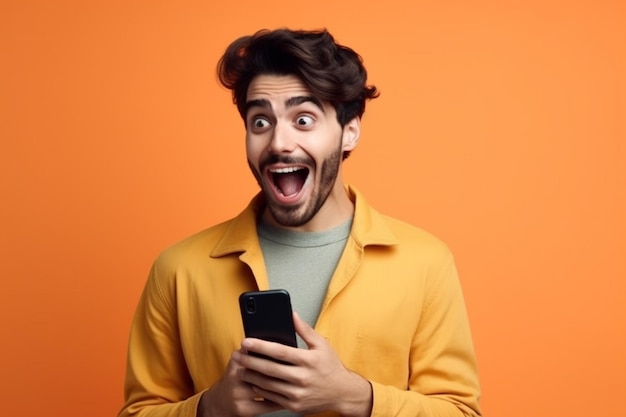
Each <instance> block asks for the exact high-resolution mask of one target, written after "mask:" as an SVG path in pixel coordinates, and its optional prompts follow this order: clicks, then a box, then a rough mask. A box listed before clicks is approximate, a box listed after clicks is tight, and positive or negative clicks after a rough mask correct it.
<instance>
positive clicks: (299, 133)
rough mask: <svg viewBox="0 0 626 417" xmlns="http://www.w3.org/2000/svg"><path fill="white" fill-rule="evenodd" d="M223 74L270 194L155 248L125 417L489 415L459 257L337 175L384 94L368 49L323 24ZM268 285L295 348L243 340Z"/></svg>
mask: <svg viewBox="0 0 626 417" xmlns="http://www.w3.org/2000/svg"><path fill="white" fill-rule="evenodd" d="M218 71H219V77H220V80H221V82H222V83H223V84H224V85H225V86H226V87H227V88H229V89H231V90H232V93H233V101H234V103H235V104H236V105H237V108H238V110H239V112H240V114H241V116H242V118H243V120H244V122H245V129H246V153H247V157H248V163H249V165H250V168H251V170H252V173H253V174H254V176H255V177H256V179H257V181H258V183H259V185H260V187H261V192H260V193H259V194H258V195H257V196H256V197H255V198H254V199H253V200H252V201H251V203H250V205H249V206H248V207H247V208H246V209H245V210H244V211H243V212H242V213H241V214H239V215H238V216H237V217H235V218H233V219H231V220H229V221H227V222H225V223H222V224H219V225H216V226H214V227H212V228H209V229H207V230H205V231H202V232H200V233H198V234H196V235H194V236H191V237H189V238H187V239H185V240H184V241H182V242H180V243H178V244H176V245H174V246H173V247H171V248H169V249H167V250H166V251H164V252H163V253H162V254H161V255H160V256H159V257H158V259H157V260H156V261H155V263H154V265H153V267H152V269H151V272H150V276H149V278H148V281H147V283H146V287H145V290H144V292H143V294H142V297H141V300H140V302H139V305H138V308H137V312H136V316H135V319H134V321H133V325H132V329H131V334H130V341H129V350H128V367H127V375H126V384H125V400H126V402H125V405H124V407H123V409H122V410H121V412H120V416H123V417H125V416H144V417H146V416H150V417H156V416H178V417H195V416H197V417H211V416H242V417H247V416H256V415H260V414H265V413H271V414H269V415H288V416H294V415H311V414H316V415H318V414H319V415H324V416H355V417H356V416H359V417H361V416H363V417H365V416H380V417H383V416H385V417H388V416H406V417H409V416H438V417H443V416H450V417H452V416H479V415H480V411H479V406H478V397H479V393H480V390H479V384H478V377H477V370H476V363H475V357H474V352H473V347H472V341H471V335H470V331H469V326H468V321H467V315H466V311H465V306H464V301H463V296H462V293H461V289H460V285H459V282H458V278H457V273H456V269H455V265H454V261H453V258H452V256H451V254H450V252H449V251H448V249H447V248H446V246H445V245H444V244H443V243H441V242H440V241H439V240H437V239H436V238H434V237H433V236H431V235H429V234H427V233H426V232H424V231H422V230H420V229H417V228H415V227H413V226H410V225H407V224H405V223H402V222H400V221H398V220H395V219H392V218H389V217H386V216H383V215H382V214H380V213H378V212H377V211H376V210H374V209H373V208H372V207H371V206H369V205H368V203H367V202H366V201H365V199H364V197H363V196H362V195H361V194H360V193H359V192H358V191H357V190H356V189H355V188H354V187H351V186H346V185H344V183H343V180H342V161H343V160H344V159H345V158H346V157H347V156H348V155H349V154H350V152H351V151H352V150H354V149H355V147H356V146H357V143H358V140H359V134H360V129H361V124H360V120H361V116H362V115H363V113H364V111H365V102H366V100H368V99H372V98H375V97H376V96H377V95H378V92H377V90H376V88H375V87H373V86H367V85H366V84H365V83H366V77H367V74H366V70H365V68H364V67H363V65H362V62H361V58H360V56H359V55H357V54H356V53H355V52H354V51H353V50H351V49H349V48H347V47H345V46H342V45H339V44H337V43H336V42H335V41H334V39H333V37H332V36H331V35H330V34H329V33H328V32H327V31H311V32H307V31H290V30H275V31H261V32H258V33H256V34H255V35H253V36H245V37H242V38H240V39H238V40H236V41H234V42H233V43H232V44H231V45H230V46H229V47H228V48H227V50H226V52H225V54H224V56H223V57H222V59H221V60H220V63H219V68H218ZM269 288H284V289H287V290H288V291H289V292H290V294H291V298H292V303H293V306H294V310H295V311H296V312H297V313H295V314H294V316H293V320H294V324H295V328H296V332H297V334H298V335H299V337H300V344H301V346H299V348H293V347H287V346H284V345H280V344H276V343H271V342H267V341H262V340H259V339H244V336H243V329H242V324H241V318H240V313H239V306H238V302H237V299H238V297H239V295H240V294H241V293H242V292H244V291H249V290H259V289H260V290H263V289H269ZM248 352H256V353H260V354H263V355H266V356H269V357H271V358H274V359H277V360H278V361H272V360H268V359H264V358H261V357H258V356H252V355H249V354H248ZM285 363H288V364H285ZM280 410H283V411H280Z"/></svg>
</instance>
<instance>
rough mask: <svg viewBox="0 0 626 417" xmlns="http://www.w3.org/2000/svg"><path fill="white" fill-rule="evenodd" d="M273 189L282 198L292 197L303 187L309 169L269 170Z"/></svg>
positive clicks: (287, 168)
mask: <svg viewBox="0 0 626 417" xmlns="http://www.w3.org/2000/svg"><path fill="white" fill-rule="evenodd" d="M270 176H271V179H272V182H273V184H274V188H275V189H276V191H278V193H279V194H280V195H282V196H283V197H294V196H296V195H297V194H298V193H299V192H300V191H301V190H302V187H304V184H305V182H306V179H307V177H308V176H309V169H308V168H305V167H286V168H276V169H272V170H270Z"/></svg>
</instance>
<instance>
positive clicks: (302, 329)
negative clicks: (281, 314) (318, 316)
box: [293, 311, 325, 349]
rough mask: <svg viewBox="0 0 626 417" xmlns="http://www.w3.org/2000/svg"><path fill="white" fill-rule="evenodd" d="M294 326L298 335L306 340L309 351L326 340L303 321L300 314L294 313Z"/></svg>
mask: <svg viewBox="0 0 626 417" xmlns="http://www.w3.org/2000/svg"><path fill="white" fill-rule="evenodd" d="M293 325H294V327H295V329H296V333H298V335H299V336H300V337H301V338H302V340H304V342H305V343H306V344H307V346H308V347H309V349H313V348H315V347H317V346H319V345H320V344H321V343H323V342H324V341H325V340H324V338H323V337H322V336H321V335H320V334H319V333H317V332H316V331H315V330H314V329H313V328H312V327H311V326H310V325H309V323H307V322H306V321H304V320H302V319H301V318H300V316H299V315H298V313H296V312H295V311H294V312H293Z"/></svg>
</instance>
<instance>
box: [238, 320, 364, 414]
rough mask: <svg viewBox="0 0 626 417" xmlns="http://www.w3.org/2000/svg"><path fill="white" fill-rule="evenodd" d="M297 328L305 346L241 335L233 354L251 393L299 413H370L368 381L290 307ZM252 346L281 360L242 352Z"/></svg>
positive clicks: (250, 349) (253, 349) (255, 350)
mask: <svg viewBox="0 0 626 417" xmlns="http://www.w3.org/2000/svg"><path fill="white" fill-rule="evenodd" d="M293 320H294V325H295V328H296V332H297V333H298V334H299V335H300V337H302V339H303V340H304V341H305V342H306V344H307V346H308V348H309V349H308V350H307V349H297V348H292V347H289V346H284V345H281V344H278V343H272V342H267V341H263V340H259V339H244V341H243V342H242V350H241V351H238V352H235V353H234V354H233V359H234V360H235V361H236V362H237V364H238V365H239V368H238V369H237V373H238V375H239V376H240V378H241V380H243V381H245V382H247V383H248V384H250V386H251V387H252V391H253V393H254V394H253V396H254V395H258V396H261V397H263V398H265V400H266V401H268V400H269V401H270V402H272V403H275V404H278V405H280V406H281V407H282V408H286V409H289V410H292V411H294V412H297V413H302V414H312V413H318V412H322V411H335V412H337V413H339V414H340V415H342V416H369V415H370V413H371V406H372V405H371V404H372V387H371V385H370V383H369V382H368V381H367V380H366V379H364V378H363V377H361V376H359V375H357V374H355V373H354V372H351V371H349V370H348V369H346V368H345V366H344V365H343V364H342V363H341V360H340V359H339V357H338V356H337V354H336V353H335V351H334V350H333V349H332V347H331V346H330V344H329V343H328V342H327V341H326V340H325V339H324V338H323V337H322V336H321V335H319V334H318V333H317V332H316V331H315V330H313V329H312V328H311V327H310V326H309V325H308V324H307V323H306V322H304V321H303V320H301V319H300V317H299V316H298V315H297V314H295V313H294V316H293ZM245 351H254V352H257V353H261V354H264V355H267V356H270V357H272V358H275V359H278V360H281V361H284V362H287V363H289V364H290V365H284V364H280V363H277V362H274V361H270V360H267V359H262V358H258V357H255V356H250V355H247V354H245V353H244V352H245Z"/></svg>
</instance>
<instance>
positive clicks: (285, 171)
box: [270, 167, 303, 174]
mask: <svg viewBox="0 0 626 417" xmlns="http://www.w3.org/2000/svg"><path fill="white" fill-rule="evenodd" d="M301 169H303V168H301V167H287V168H277V169H272V170H270V172H272V174H289V173H290V172H296V171H300V170H301Z"/></svg>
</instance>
